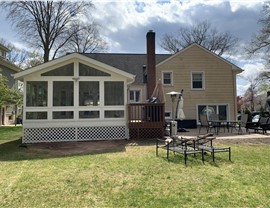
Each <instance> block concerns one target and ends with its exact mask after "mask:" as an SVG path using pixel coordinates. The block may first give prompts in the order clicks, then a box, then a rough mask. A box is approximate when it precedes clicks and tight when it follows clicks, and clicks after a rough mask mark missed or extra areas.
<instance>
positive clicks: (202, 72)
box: [190, 71, 205, 90]
mask: <svg viewBox="0 0 270 208" xmlns="http://www.w3.org/2000/svg"><path fill="white" fill-rule="evenodd" d="M195 73H197V74H198V73H201V74H202V88H193V74H195ZM190 77H191V80H190V84H191V90H205V73H204V71H192V72H191V75H190Z"/></svg>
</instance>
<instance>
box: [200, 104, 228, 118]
mask: <svg viewBox="0 0 270 208" xmlns="http://www.w3.org/2000/svg"><path fill="white" fill-rule="evenodd" d="M197 112H198V118H200V115H201V114H203V115H207V118H208V119H210V120H211V117H212V115H214V114H218V115H219V119H220V120H228V115H227V114H228V105H198V107H197Z"/></svg>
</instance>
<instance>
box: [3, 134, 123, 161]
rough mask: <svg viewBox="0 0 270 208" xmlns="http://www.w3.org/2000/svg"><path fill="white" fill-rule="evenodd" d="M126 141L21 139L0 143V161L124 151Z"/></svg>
mask: <svg viewBox="0 0 270 208" xmlns="http://www.w3.org/2000/svg"><path fill="white" fill-rule="evenodd" d="M126 145H127V141H124V140H114V141H87V142H57V143H39V144H27V145H24V144H22V141H21V139H17V140H13V141H10V142H6V143H2V144H0V161H21V160H39V159H50V158H59V157H71V156H79V155H91V154H103V153H114V152H124V151H125V150H126Z"/></svg>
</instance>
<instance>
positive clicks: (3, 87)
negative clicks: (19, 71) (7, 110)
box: [0, 76, 22, 109]
mask: <svg viewBox="0 0 270 208" xmlns="http://www.w3.org/2000/svg"><path fill="white" fill-rule="evenodd" d="M8 104H15V105H20V104H22V96H21V93H20V92H19V91H18V90H14V89H11V88H9V87H8V86H7V78H6V77H4V76H0V109H1V107H2V106H3V105H8Z"/></svg>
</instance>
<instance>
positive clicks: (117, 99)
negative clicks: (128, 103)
mask: <svg viewBox="0 0 270 208" xmlns="http://www.w3.org/2000/svg"><path fill="white" fill-rule="evenodd" d="M104 91H105V92H104V96H105V97H104V100H105V105H124V82H120V81H115V82H109V81H105V82H104Z"/></svg>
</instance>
